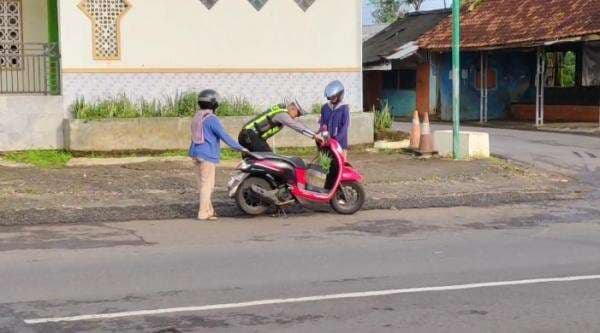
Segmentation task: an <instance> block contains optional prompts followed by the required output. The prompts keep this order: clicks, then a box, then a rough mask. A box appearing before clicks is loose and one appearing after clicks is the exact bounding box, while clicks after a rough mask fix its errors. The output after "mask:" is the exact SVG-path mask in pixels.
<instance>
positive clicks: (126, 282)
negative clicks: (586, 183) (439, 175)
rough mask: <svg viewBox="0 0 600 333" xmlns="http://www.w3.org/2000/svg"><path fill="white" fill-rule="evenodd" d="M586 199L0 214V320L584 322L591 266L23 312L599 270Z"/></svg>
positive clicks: (446, 328) (325, 325) (452, 325)
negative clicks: (62, 220) (120, 217)
mask: <svg viewBox="0 0 600 333" xmlns="http://www.w3.org/2000/svg"><path fill="white" fill-rule="evenodd" d="M598 203H599V202H595V201H554V202H546V203H531V204H519V205H510V206H497V207H478V208H472V207H471V208H467V207H456V208H431V209H421V210H403V211H394V210H385V211H368V212H361V213H359V214H357V215H355V216H351V217H342V216H337V215H330V214H310V215H301V216H293V217H290V218H288V219H276V218H270V217H264V218H258V219H223V220H221V221H219V222H217V223H202V222H197V221H193V220H172V221H145V222H141V221H132V222H122V223H94V224H76V225H39V226H21V227H4V228H3V232H2V233H1V234H0V277H1V281H2V284H1V286H0V288H1V289H0V294H1V295H2V297H1V299H0V332H106V331H115V332H116V331H118V332H400V331H402V332H482V331H486V332H539V331H553V332H566V331H573V332H575V331H576V332H593V331H594V330H596V329H598V327H600V303H599V299H600V298H598V295H600V283H599V281H598V280H591V281H571V282H555V283H546V284H536V285H511V286H502V287H489V288H481V289H471V290H455V291H435V292H422V293H409V294H401V295H388V296H376V297H366V298H360V299H339V300H328V301H317V302H308V303H292V304H279V305H265V306H256V307H245V308H235V309H228V310H210V311H204V312H201V311H200V312H194V311H192V312H183V313H173V314H162V315H161V314H157V315H147V316H139V317H124V318H118V319H97V320H84V321H75V322H62V323H43V324H35V325H28V324H25V323H24V319H35V318H47V317H64V316H74V315H86V314H103V313H115V312H123V311H135V310H146V309H165V308H173V307H183V306H204V305H214V304H223V303H238V302H247V301H255V300H264V299H274V298H288V297H302V296H317V295H329V294H337V293H347V292H368V291H376V290H388V289H398V288H414V287H432V286H446V285H456V284H468V283H479V282H497V281H508V280H520V279H535V278H549V277H565V276H581V275H597V274H600V210H599V208H598Z"/></svg>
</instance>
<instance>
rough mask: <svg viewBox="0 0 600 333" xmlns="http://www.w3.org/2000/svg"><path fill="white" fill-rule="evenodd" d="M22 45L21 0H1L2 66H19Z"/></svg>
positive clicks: (0, 53)
mask: <svg viewBox="0 0 600 333" xmlns="http://www.w3.org/2000/svg"><path fill="white" fill-rule="evenodd" d="M22 47H23V31H22V15H21V0H0V67H2V68H7V69H17V68H19V67H20V66H21V51H22Z"/></svg>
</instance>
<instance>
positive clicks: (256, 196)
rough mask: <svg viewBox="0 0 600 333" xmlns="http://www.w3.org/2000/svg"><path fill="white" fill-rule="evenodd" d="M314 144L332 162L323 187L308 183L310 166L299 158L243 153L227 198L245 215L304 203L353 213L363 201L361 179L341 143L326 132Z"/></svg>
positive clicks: (339, 211)
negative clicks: (326, 154) (327, 206)
mask: <svg viewBox="0 0 600 333" xmlns="http://www.w3.org/2000/svg"><path fill="white" fill-rule="evenodd" d="M316 143H317V148H318V149H319V151H320V152H324V153H328V154H329V156H330V157H331V161H332V163H331V168H330V171H329V174H328V175H327V181H326V182H325V186H324V187H315V186H312V185H311V184H309V176H308V174H309V172H310V169H311V166H310V165H307V164H306V163H305V162H304V160H302V159H301V158H299V157H287V156H281V155H276V154H272V153H246V156H247V157H246V158H244V160H243V161H242V162H241V163H240V164H239V165H238V166H237V170H238V172H237V174H235V175H234V176H233V177H232V178H231V180H230V181H229V183H228V188H229V197H231V198H234V199H235V202H236V204H237V206H238V207H239V208H240V209H241V210H242V211H243V212H245V213H246V214H248V215H262V214H264V213H266V212H267V211H268V210H269V209H270V208H273V207H275V208H279V209H283V208H284V207H286V206H290V205H293V204H295V203H300V204H304V203H307V202H310V203H320V204H330V205H331V207H332V208H333V209H334V210H335V211H336V212H337V213H339V214H347V215H349V214H354V213H356V212H357V211H359V210H360V209H361V208H362V206H363V205H364V203H365V200H366V194H365V189H364V187H363V185H362V181H363V176H362V175H361V174H360V173H359V172H358V171H356V170H355V169H353V167H352V166H351V165H350V163H349V162H348V160H347V159H346V157H345V156H344V154H343V151H342V147H341V146H340V144H339V143H338V142H337V141H336V140H335V139H332V138H329V135H328V133H326V132H325V133H322V135H321V137H320V139H318V140H316Z"/></svg>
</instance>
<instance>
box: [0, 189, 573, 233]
mask: <svg viewBox="0 0 600 333" xmlns="http://www.w3.org/2000/svg"><path fill="white" fill-rule="evenodd" d="M582 198H584V194H582V193H575V192H571V193H552V192H498V193H470V194H461V195H444V196H428V197H414V198H397V199H389V198H388V199H369V200H368V201H367V203H366V204H365V207H364V209H365V210H374V209H415V208H447V207H459V206H470V207H486V206H495V205H502V204H511V203H527V202H538V201H549V200H577V199H582ZM213 204H214V206H215V209H216V210H217V213H218V215H219V216H223V217H239V216H243V214H242V212H241V211H240V210H239V209H238V208H237V207H236V206H235V204H234V203H233V200H224V199H220V200H216V201H215V202H213ZM316 208H317V210H319V211H329V207H328V206H321V207H316ZM306 211H307V210H306V209H304V208H301V207H295V208H293V209H290V210H289V211H288V212H289V213H292V214H293V213H298V212H306ZM196 213H197V203H193V202H185V203H165V204H158V205H132V206H107V207H84V208H56V209H23V210H4V211H0V226H16V225H35V224H48V223H83V222H120V221H132V220H166V219H180V218H194V217H195V216H196Z"/></svg>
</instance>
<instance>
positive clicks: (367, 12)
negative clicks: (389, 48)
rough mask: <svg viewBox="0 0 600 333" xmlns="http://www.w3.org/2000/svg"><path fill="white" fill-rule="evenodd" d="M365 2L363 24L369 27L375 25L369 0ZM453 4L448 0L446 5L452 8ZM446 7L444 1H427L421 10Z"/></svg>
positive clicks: (363, 0) (364, 0)
mask: <svg viewBox="0 0 600 333" xmlns="http://www.w3.org/2000/svg"><path fill="white" fill-rule="evenodd" d="M362 2H363V24H364V25H368V24H373V23H374V22H373V18H372V17H371V9H370V6H369V0H362ZM451 3H452V0H446V5H447V6H450V5H451ZM443 7H444V1H443V0H425V2H423V5H422V6H421V10H431V9H438V8H443Z"/></svg>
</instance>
